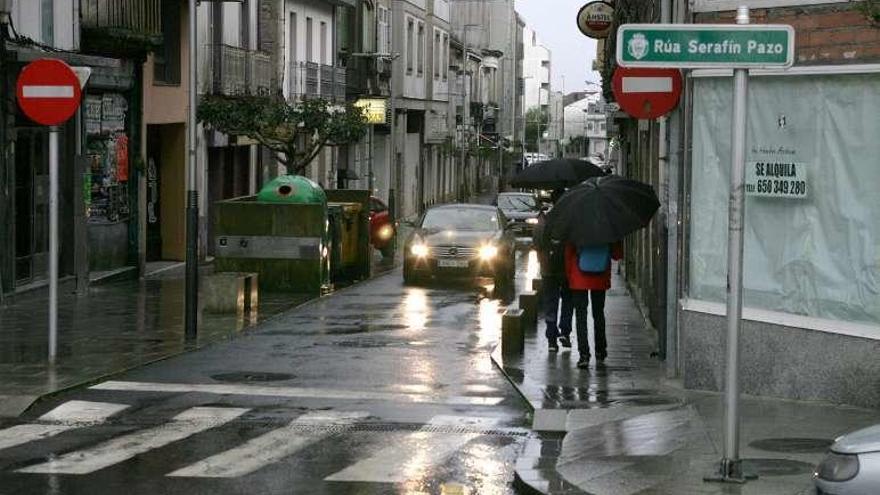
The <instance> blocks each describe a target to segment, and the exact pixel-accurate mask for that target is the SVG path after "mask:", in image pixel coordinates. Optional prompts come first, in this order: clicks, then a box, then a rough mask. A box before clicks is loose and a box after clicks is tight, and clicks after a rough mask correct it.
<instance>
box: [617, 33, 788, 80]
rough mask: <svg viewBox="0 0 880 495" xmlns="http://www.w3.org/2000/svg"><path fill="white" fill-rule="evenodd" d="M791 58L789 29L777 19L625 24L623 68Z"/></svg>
mask: <svg viewBox="0 0 880 495" xmlns="http://www.w3.org/2000/svg"><path fill="white" fill-rule="evenodd" d="M792 63H794V28H792V27H791V26H786V25H780V24H752V25H750V24H743V25H738V24H624V25H622V26H620V27H619V28H618V29H617V65H620V66H622V67H675V68H679V69H693V68H706V67H715V68H770V67H791V65H792Z"/></svg>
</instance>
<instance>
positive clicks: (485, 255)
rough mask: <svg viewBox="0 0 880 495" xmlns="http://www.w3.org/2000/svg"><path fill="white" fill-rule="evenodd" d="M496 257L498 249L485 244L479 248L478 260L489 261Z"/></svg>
mask: <svg viewBox="0 0 880 495" xmlns="http://www.w3.org/2000/svg"><path fill="white" fill-rule="evenodd" d="M496 256H498V248H497V247H495V246H493V245H491V244H486V245H485V246H482V247H480V259H481V260H483V261H491V260H493V259H495V257H496Z"/></svg>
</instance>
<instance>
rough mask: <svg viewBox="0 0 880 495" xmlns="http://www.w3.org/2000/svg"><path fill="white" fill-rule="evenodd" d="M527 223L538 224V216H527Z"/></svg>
mask: <svg viewBox="0 0 880 495" xmlns="http://www.w3.org/2000/svg"><path fill="white" fill-rule="evenodd" d="M526 223H527V224H529V225H538V219H537V218H526Z"/></svg>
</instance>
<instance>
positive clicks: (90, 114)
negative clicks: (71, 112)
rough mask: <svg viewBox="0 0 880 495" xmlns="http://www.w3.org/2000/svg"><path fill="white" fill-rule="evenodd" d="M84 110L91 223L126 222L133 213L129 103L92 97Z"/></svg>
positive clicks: (106, 96) (118, 97)
mask: <svg viewBox="0 0 880 495" xmlns="http://www.w3.org/2000/svg"><path fill="white" fill-rule="evenodd" d="M83 107H84V112H85V120H86V137H87V139H86V157H87V159H88V162H89V165H90V167H89V172H90V173H89V174H88V175H87V177H86V180H85V184H84V186H83V187H84V194H85V196H86V205H87V209H88V217H89V222H92V223H114V222H121V221H126V220H128V217H129V213H130V208H129V198H128V194H129V190H128V179H129V169H130V165H129V157H130V153H129V146H130V143H129V139H128V136H127V135H126V133H125V121H126V114H127V112H128V102H127V101H126V99H125V97H124V96H122V95H121V94H118V93H103V94H89V95H86V96H85V98H83Z"/></svg>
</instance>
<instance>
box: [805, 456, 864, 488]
mask: <svg viewBox="0 0 880 495" xmlns="http://www.w3.org/2000/svg"><path fill="white" fill-rule="evenodd" d="M857 474H859V456H857V455H847V454H838V453H836V452H830V453H829V454H828V456H827V457H825V459H824V460H823V461H822V462H821V463H820V464H819V467H818V468H816V473H815V474H814V476H815V477H817V478H819V479H821V480H825V481H837V482H840V481H849V480H851V479H853V478H855V477H856V475H857Z"/></svg>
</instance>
